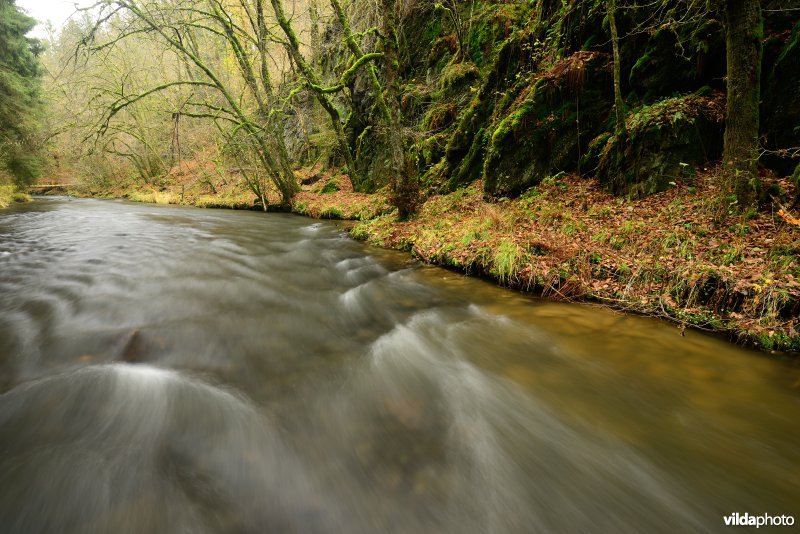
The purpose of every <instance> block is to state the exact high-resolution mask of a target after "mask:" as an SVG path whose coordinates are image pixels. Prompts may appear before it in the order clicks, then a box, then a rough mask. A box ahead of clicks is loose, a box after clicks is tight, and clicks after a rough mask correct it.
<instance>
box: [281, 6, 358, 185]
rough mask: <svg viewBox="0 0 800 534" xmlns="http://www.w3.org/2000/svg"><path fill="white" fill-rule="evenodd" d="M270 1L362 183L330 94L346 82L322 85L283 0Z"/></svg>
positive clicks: (297, 61) (344, 154)
mask: <svg viewBox="0 0 800 534" xmlns="http://www.w3.org/2000/svg"><path fill="white" fill-rule="evenodd" d="M270 2H271V3H272V8H273V10H274V11H275V18H276V19H277V21H278V25H279V26H280V27H281V29H282V30H283V33H284V34H285V35H286V48H287V50H288V52H289V54H290V55H291V57H292V61H294V64H295V65H296V66H297V69H298V70H299V71H300V74H301V75H302V76H303V78H304V79H305V82H306V86H307V87H308V88H309V89H310V90H311V91H312V92H313V94H314V96H316V98H317V101H318V102H319V103H320V105H321V106H322V108H323V109H324V110H325V111H326V112H327V113H328V116H329V117H330V121H331V127H332V128H333V132H334V135H335V136H336V141H337V144H338V145H339V150H340V151H341V152H342V157H343V158H344V160H345V164H346V165H347V172H348V173H349V174H350V178H351V180H352V181H353V183H354V184H360V183H361V180H360V179H359V177H358V174H357V172H356V166H355V162H354V161H353V154H352V152H351V151H350V145H349V144H348V142H347V136H346V135H345V133H344V128H343V126H342V117H341V114H340V113H339V110H338V109H336V106H335V104H334V103H333V99H332V98H331V97H330V96H329V95H330V94H331V93H334V92H336V91H339V90H341V89H342V88H343V87H344V82H342V83H340V84H339V85H337V86H336V87H332V88H326V87H323V86H322V80H321V76H320V75H319V74H318V73H317V72H316V71H315V70H314V69H313V68H312V66H311V65H310V64H309V63H308V61H307V60H306V58H305V56H304V55H303V53H302V51H301V50H300V39H299V38H298V37H297V34H296V33H295V31H294V28H293V27H292V23H291V21H290V20H289V18H288V17H287V16H286V10H285V9H284V7H283V0H270ZM365 57H366V56H365ZM362 59H363V58H362ZM367 61H369V59H367V60H364V61H362V62H361V63H360V64H357V65H358V67H360V66H361V65H362V64H364V63H366V62H367ZM353 67H356V65H353ZM343 80H344V77H343Z"/></svg>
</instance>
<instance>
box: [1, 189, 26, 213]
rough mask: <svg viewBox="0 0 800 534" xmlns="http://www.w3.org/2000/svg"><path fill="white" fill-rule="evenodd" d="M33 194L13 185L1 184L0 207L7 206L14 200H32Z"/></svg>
mask: <svg viewBox="0 0 800 534" xmlns="http://www.w3.org/2000/svg"><path fill="white" fill-rule="evenodd" d="M31 200H32V199H31V196H30V195H28V194H27V193H23V192H21V191H19V190H18V189H17V187H16V186H13V185H0V208H7V207H8V206H10V205H11V204H12V203H14V202H30V201H31Z"/></svg>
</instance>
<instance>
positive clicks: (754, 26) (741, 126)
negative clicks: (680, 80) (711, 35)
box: [723, 0, 763, 210]
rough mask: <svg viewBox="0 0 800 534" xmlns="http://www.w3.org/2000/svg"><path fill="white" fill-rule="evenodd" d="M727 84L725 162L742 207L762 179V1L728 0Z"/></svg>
mask: <svg viewBox="0 0 800 534" xmlns="http://www.w3.org/2000/svg"><path fill="white" fill-rule="evenodd" d="M725 18H726V24H727V28H726V37H725V41H726V43H725V44H726V48H727V67H728V69H727V70H728V73H727V85H728V96H727V102H726V119H725V149H724V154H723V164H724V172H725V176H726V178H727V180H728V184H729V187H730V188H731V189H732V190H733V191H734V192H735V193H736V200H737V203H738V204H739V208H740V209H742V210H744V209H746V208H749V207H751V206H753V205H754V204H755V203H756V201H757V199H758V195H759V192H760V182H759V179H758V167H757V164H758V155H759V149H758V114H759V99H760V97H761V95H760V86H761V53H762V44H761V38H762V34H763V21H762V19H761V4H760V0H725Z"/></svg>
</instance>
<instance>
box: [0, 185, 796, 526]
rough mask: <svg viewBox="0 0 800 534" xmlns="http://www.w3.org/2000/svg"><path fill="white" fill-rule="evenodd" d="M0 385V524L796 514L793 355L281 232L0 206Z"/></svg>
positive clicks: (168, 213) (242, 219)
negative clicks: (762, 350)
mask: <svg viewBox="0 0 800 534" xmlns="http://www.w3.org/2000/svg"><path fill="white" fill-rule="evenodd" d="M0 392H2V396H0V453H1V454H0V532H4V533H36V532H58V533H94V532H97V533H101V532H114V533H122V532H132V533H133V532H137V533H144V532H147V533H154V532H164V533H178V532H226V533H227V532H230V533H262V532H312V533H314V532H320V533H322V532H341V533H366V532H392V533H427V532H430V533H450V532H452V533H471V532H475V533H484V532H498V533H505V532H512V533H513V532H599V533H608V532H717V531H723V530H724V526H723V525H724V523H723V516H726V515H729V514H731V513H734V512H739V513H742V514H743V513H745V512H747V513H749V514H751V515H752V514H764V513H768V514H771V515H780V514H789V515H793V516H794V517H795V518H798V519H800V517H798V516H800V424H798V414H799V413H800V368H799V367H798V365H797V364H796V363H793V362H792V361H791V360H789V359H785V358H784V359H781V358H779V357H775V356H769V355H765V354H761V353H757V352H754V351H749V350H744V349H742V348H739V347H736V346H734V345H732V344H729V343H727V342H725V341H723V340H720V339H717V338H714V337H711V336H707V335H703V334H700V333H697V332H691V331H687V332H686V335H685V336H681V335H680V333H679V331H678V330H677V329H676V328H675V326H674V325H670V324H667V323H663V322H659V321H656V320H653V319H648V318H642V317H632V316H626V315H623V314H619V313H615V312H611V311H608V310H604V309H600V308H598V307H594V306H588V305H577V304H565V303H552V302H545V301H541V300H537V299H533V298H531V297H529V296H526V295H523V294H519V293H515V292H511V291H507V290H504V289H501V288H498V287H495V286H493V285H492V284H489V283H486V282H483V281H481V280H477V279H472V278H467V277H463V276H461V275H459V274H456V273H452V272H449V271H446V270H442V269H438V268H435V267H428V266H423V265H420V264H418V263H417V262H414V261H412V260H410V259H409V257H408V256H406V255H403V254H400V253H395V252H391V251H383V250H379V249H375V248H371V247H368V246H366V245H364V244H362V243H359V242H355V241H352V240H350V239H349V238H347V237H346V235H345V233H344V232H343V230H342V228H341V226H339V225H337V224H336V223H333V222H315V221H313V220H309V219H306V218H301V217H296V216H292V215H283V214H262V213H255V212H233V211H223V210H200V209H194V208H183V207H174V206H155V205H143V204H132V203H127V202H121V201H100V200H79V199H72V200H70V199H65V198H57V199H46V200H39V201H37V202H34V203H31V204H28V205H16V206H13V207H11V208H9V209H6V210H2V211H0ZM739 530H741V529H739ZM763 530H764V529H761V531H763ZM789 530H791V529H789ZM784 531H785V529H784Z"/></svg>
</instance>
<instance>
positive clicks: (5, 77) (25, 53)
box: [0, 0, 42, 184]
mask: <svg viewBox="0 0 800 534" xmlns="http://www.w3.org/2000/svg"><path fill="white" fill-rule="evenodd" d="M35 24H36V21H35V20H34V19H32V18H31V17H29V16H27V15H25V14H24V13H23V12H22V11H21V10H20V8H19V7H18V6H16V5H15V3H14V0H0V172H5V173H8V174H10V175H11V177H12V178H13V180H14V181H15V182H16V183H18V184H27V183H31V182H32V181H33V180H34V179H35V178H36V177H37V176H38V175H39V173H40V171H41V169H40V166H41V159H40V158H39V156H38V144H39V143H38V140H37V132H38V129H39V122H40V112H41V102H40V91H41V82H40V77H41V70H40V67H39V59H38V55H39V54H40V53H41V51H42V48H41V44H40V43H39V41H38V40H36V39H29V38H27V37H25V34H26V33H27V32H28V31H30V30H31V29H32V28H33V27H34V25H35Z"/></svg>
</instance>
